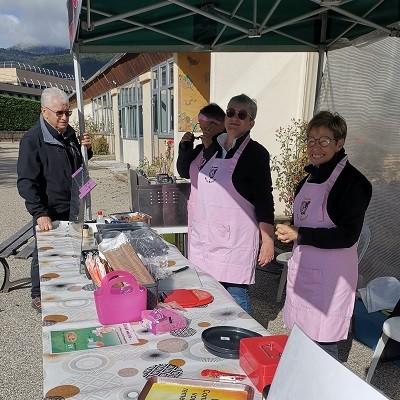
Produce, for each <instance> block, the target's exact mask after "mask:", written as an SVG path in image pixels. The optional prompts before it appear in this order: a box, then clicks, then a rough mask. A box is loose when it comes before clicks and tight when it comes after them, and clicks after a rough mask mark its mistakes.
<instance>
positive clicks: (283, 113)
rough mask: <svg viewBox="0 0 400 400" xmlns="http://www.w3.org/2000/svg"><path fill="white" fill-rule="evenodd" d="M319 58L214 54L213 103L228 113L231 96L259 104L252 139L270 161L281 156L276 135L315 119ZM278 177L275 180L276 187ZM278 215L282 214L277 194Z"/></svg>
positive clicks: (211, 96)
mask: <svg viewBox="0 0 400 400" xmlns="http://www.w3.org/2000/svg"><path fill="white" fill-rule="evenodd" d="M316 60H317V55H316V54H313V53H212V54H211V82H210V101H213V102H216V103H218V104H219V105H220V106H221V107H222V108H223V109H226V107H227V104H228V101H229V99H230V98H231V97H232V96H235V95H238V94H241V93H245V94H247V95H248V96H250V97H251V98H254V99H256V100H257V105H258V113H257V118H256V124H255V126H254V128H253V130H252V138H253V139H254V140H257V141H258V142H260V143H261V144H262V145H264V146H265V147H266V148H267V149H268V151H269V153H270V155H271V157H273V156H274V155H278V154H279V144H278V143H277V142H276V140H275V131H276V130H277V129H279V127H281V126H286V125H288V124H290V120H291V119H292V118H295V119H309V118H310V117H311V116H312V110H313V103H314V93H315V81H316V65H317V63H316ZM275 179H276V176H274V175H273V176H272V180H273V184H274V182H275ZM274 199H275V212H276V215H281V214H282V213H283V206H282V204H280V203H279V201H278V193H276V191H275V190H274Z"/></svg>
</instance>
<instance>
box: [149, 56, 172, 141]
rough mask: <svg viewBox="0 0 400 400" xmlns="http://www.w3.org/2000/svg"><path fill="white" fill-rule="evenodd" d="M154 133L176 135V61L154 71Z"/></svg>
mask: <svg viewBox="0 0 400 400" xmlns="http://www.w3.org/2000/svg"><path fill="white" fill-rule="evenodd" d="M151 87H152V102H151V103H152V104H151V105H152V107H151V112H152V122H153V124H152V125H153V133H154V134H156V135H159V136H172V135H173V133H174V61H173V60H168V61H167V62H164V63H162V64H160V65H157V66H156V67H154V68H153V69H152V85H151Z"/></svg>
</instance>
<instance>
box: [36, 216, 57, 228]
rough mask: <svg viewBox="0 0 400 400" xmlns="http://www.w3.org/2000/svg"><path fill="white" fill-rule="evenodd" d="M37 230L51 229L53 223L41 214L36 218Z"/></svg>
mask: <svg viewBox="0 0 400 400" xmlns="http://www.w3.org/2000/svg"><path fill="white" fill-rule="evenodd" d="M36 223H37V228H36V230H38V231H41V232H42V231H51V230H52V229H53V224H52V222H51V219H50V217H48V216H47V215H43V216H42V217H39V218H38V219H37V220H36Z"/></svg>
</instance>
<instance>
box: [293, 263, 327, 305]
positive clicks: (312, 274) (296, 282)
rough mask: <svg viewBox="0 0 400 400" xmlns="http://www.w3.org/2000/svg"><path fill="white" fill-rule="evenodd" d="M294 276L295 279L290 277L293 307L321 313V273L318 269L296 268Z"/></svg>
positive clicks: (322, 296)
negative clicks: (293, 296)
mask: <svg viewBox="0 0 400 400" xmlns="http://www.w3.org/2000/svg"><path fill="white" fill-rule="evenodd" d="M292 272H294V271H292ZM295 274H296V276H295V277H294V276H293V275H292V276H291V281H292V284H293V292H294V295H295V298H294V299H293V300H294V306H295V307H300V308H307V309H309V308H313V309H318V310H320V311H323V310H322V309H323V308H324V289H323V285H322V271H321V270H320V269H319V268H298V269H297V271H296V273H295Z"/></svg>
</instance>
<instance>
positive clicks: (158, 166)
mask: <svg viewBox="0 0 400 400" xmlns="http://www.w3.org/2000/svg"><path fill="white" fill-rule="evenodd" d="M173 161H174V139H168V140H166V141H165V152H164V154H160V155H159V156H158V157H153V159H152V160H151V162H150V161H149V160H148V159H147V158H146V157H145V158H144V159H143V160H140V162H139V166H138V169H139V170H141V171H143V173H144V174H145V175H146V176H148V177H153V176H156V175H157V174H168V175H170V176H171V175H173V170H174V169H173Z"/></svg>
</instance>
